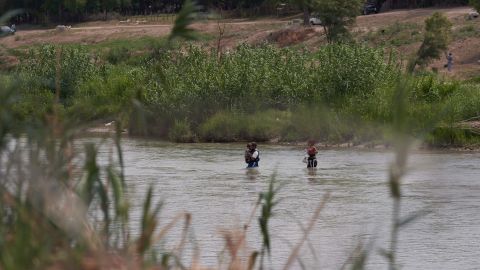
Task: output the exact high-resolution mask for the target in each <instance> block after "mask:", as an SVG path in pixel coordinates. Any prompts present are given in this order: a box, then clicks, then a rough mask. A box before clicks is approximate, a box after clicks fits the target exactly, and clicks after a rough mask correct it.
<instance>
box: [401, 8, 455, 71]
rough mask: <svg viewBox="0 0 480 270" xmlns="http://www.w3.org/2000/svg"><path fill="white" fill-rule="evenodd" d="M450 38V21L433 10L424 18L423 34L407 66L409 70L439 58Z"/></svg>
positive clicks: (446, 47)
mask: <svg viewBox="0 0 480 270" xmlns="http://www.w3.org/2000/svg"><path fill="white" fill-rule="evenodd" d="M451 38H452V23H451V22H450V21H449V20H448V18H447V17H446V16H445V15H443V14H441V13H439V12H435V13H434V14H433V15H432V16H431V17H429V18H427V19H426V20H425V36H424V39H423V42H422V45H421V46H420V49H419V50H418V52H417V56H416V58H415V60H414V62H413V63H412V64H411V65H410V67H409V69H410V71H413V70H414V69H415V67H416V66H417V65H419V66H421V67H425V66H427V65H428V64H430V63H431V62H432V61H433V59H439V58H440V56H441V55H442V53H443V52H446V50H447V49H448V44H449V43H450V40H451Z"/></svg>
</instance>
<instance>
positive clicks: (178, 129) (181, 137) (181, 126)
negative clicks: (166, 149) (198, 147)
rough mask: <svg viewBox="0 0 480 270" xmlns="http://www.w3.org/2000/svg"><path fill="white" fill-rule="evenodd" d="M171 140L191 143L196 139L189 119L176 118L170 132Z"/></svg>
mask: <svg viewBox="0 0 480 270" xmlns="http://www.w3.org/2000/svg"><path fill="white" fill-rule="evenodd" d="M168 138H169V139H170V140H171V141H174V142H179V143H190V142H195V141H196V136H195V134H194V133H193V132H192V130H191V128H190V123H188V121H187V120H183V121H182V120H175V124H174V125H173V127H172V128H171V129H170V131H169V133H168Z"/></svg>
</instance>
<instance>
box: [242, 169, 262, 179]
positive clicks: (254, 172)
mask: <svg viewBox="0 0 480 270" xmlns="http://www.w3.org/2000/svg"><path fill="white" fill-rule="evenodd" d="M245 175H246V176H247V179H248V180H251V181H255V180H257V177H258V176H259V175H260V171H259V170H258V168H247V169H245Z"/></svg>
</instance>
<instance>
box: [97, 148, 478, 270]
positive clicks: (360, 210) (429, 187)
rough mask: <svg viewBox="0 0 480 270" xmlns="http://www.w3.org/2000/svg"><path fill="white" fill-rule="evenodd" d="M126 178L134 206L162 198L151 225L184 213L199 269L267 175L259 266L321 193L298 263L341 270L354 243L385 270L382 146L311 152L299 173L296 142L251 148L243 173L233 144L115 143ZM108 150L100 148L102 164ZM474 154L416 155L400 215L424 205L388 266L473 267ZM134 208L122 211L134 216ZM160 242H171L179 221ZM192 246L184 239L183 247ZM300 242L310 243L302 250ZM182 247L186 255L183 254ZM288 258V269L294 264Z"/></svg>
mask: <svg viewBox="0 0 480 270" xmlns="http://www.w3.org/2000/svg"><path fill="white" fill-rule="evenodd" d="M123 142H124V144H123V151H124V156H125V164H127V166H126V176H127V181H128V186H129V188H130V190H131V194H130V195H131V198H133V200H132V201H133V205H134V208H135V209H138V207H139V206H140V205H141V204H142V202H143V199H144V197H145V196H144V194H145V192H146V190H147V188H148V186H150V185H153V187H154V189H155V200H156V201H163V202H164V206H163V210H162V212H161V215H160V216H161V220H160V222H161V225H162V226H164V225H165V224H167V223H168V222H169V221H171V220H172V219H173V218H174V217H175V216H176V215H177V214H178V213H181V212H182V211H187V212H189V213H191V214H192V227H191V230H190V234H189V239H190V243H189V244H188V245H187V246H186V249H187V251H185V253H184V257H185V258H184V260H185V261H189V260H190V259H189V258H188V257H190V256H191V254H192V251H191V250H193V248H194V247H196V248H197V249H198V251H199V252H200V261H201V263H202V264H203V265H205V266H213V267H215V266H217V263H218V261H219V259H220V258H222V257H224V256H222V255H221V251H222V248H223V247H224V240H223V238H222V231H224V230H231V229H235V228H237V229H238V228H242V226H243V225H244V224H245V223H246V222H247V220H248V218H249V216H250V214H251V212H252V210H253V209H254V207H255V203H256V201H257V200H258V194H259V192H261V191H265V190H267V187H268V183H269V181H270V179H271V177H272V175H274V174H275V175H276V177H275V178H276V182H277V184H279V185H281V186H282V187H281V189H280V191H279V192H278V195H277V196H278V197H277V200H279V203H278V205H276V206H275V208H274V216H273V217H272V219H271V223H270V228H271V236H272V254H271V259H270V260H268V259H267V265H268V269H281V268H282V267H283V265H284V264H285V263H286V260H287V258H288V256H289V255H290V254H291V252H292V245H295V244H296V243H298V242H299V240H300V239H301V237H302V235H303V232H302V229H301V228H300V227H299V224H300V223H301V224H303V226H304V227H305V226H306V224H307V223H308V222H309V221H310V219H311V217H312V215H313V212H314V210H315V208H316V207H317V206H318V205H319V203H320V201H321V200H322V198H323V196H324V195H325V194H326V193H330V195H331V198H330V200H329V201H328V203H327V205H326V207H325V208H324V209H323V210H322V212H321V215H320V218H319V219H318V221H317V222H316V226H315V228H314V229H313V231H312V232H311V234H310V236H309V243H310V245H308V244H306V245H304V247H303V248H302V250H301V259H302V262H303V264H304V265H305V267H306V268H307V269H341V268H342V265H343V264H344V263H345V262H346V261H347V259H348V258H349V257H350V256H351V255H352V254H353V252H354V250H355V248H356V247H357V246H358V245H359V244H360V243H363V244H364V245H365V246H368V247H369V250H370V256H369V259H368V263H367V269H387V265H388V263H387V260H386V259H385V257H383V256H382V255H381V252H380V251H381V250H382V249H386V248H388V246H389V238H390V230H391V212H392V210H391V209H392V199H391V197H390V195H389V188H388V185H387V176H388V170H387V168H388V166H389V164H390V162H391V161H392V159H393V154H392V153H391V152H389V151H366V150H358V149H340V150H321V151H320V153H319V155H318V160H319V167H318V169H317V170H316V171H308V170H307V169H306V168H305V164H304V163H302V162H301V160H302V157H303V155H304V152H303V148H302V147H300V146H284V145H282V146H280V145H262V144H260V145H259V150H260V151H261V160H260V167H259V169H258V170H256V171H251V170H246V169H245V168H244V167H245V164H244V163H243V160H242V159H243V151H244V145H243V144H172V143H165V142H158V141H150V140H141V139H125V140H124V141H123ZM110 151H111V150H110V148H109V147H103V148H101V152H100V157H101V159H102V162H106V160H107V159H108V153H109V152H110ZM479 164H480V153H478V152H477V153H474V152H472V153H470V152H468V153H459V152H416V153H414V154H412V155H411V156H410V159H409V172H408V174H407V176H406V177H405V178H404V179H403V180H404V181H403V182H402V191H403V195H402V209H401V212H402V216H404V217H406V216H408V215H409V214H412V213H414V212H416V211H420V210H428V211H431V212H430V213H429V214H428V215H426V216H424V217H421V218H419V219H417V220H416V221H414V222H412V223H410V224H409V225H408V226H406V227H404V228H403V229H402V230H401V231H400V240H399V246H398V253H397V256H398V258H397V259H398V263H399V265H400V266H401V267H402V269H423V270H426V269H432V270H433V269H435V270H437V269H478V268H479V266H480V248H479V247H480V196H479V194H480V168H479ZM259 213H260V211H257V213H256V215H255V219H254V220H253V221H252V224H251V225H252V226H251V227H250V228H249V230H248V237H247V245H248V248H249V250H255V249H256V250H258V249H259V248H260V246H261V237H260V233H259V229H258V225H257V223H258V222H257V220H256V218H257V217H258V215H259ZM140 215H141V213H140V212H139V211H138V210H137V211H135V212H134V214H133V215H132V218H133V219H134V220H136V221H138V220H139V219H140ZM177 227H178V228H176V229H174V230H172V232H171V234H170V236H169V237H167V238H165V241H164V242H165V243H164V244H163V245H164V247H171V246H175V244H176V243H177V242H178V238H179V233H180V231H181V227H182V224H179V225H178V226H177ZM192 243H194V244H192ZM309 246H310V247H309ZM188 250H190V251H188ZM299 268H300V265H299V264H295V265H294V267H293V269H299Z"/></svg>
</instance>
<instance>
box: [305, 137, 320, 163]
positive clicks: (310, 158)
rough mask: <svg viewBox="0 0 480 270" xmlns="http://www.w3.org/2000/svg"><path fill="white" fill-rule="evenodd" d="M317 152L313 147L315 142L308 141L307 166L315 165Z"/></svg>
mask: <svg viewBox="0 0 480 270" xmlns="http://www.w3.org/2000/svg"><path fill="white" fill-rule="evenodd" d="M317 153H318V150H317V148H315V142H314V141H309V142H308V148H307V168H315V167H317Z"/></svg>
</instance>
